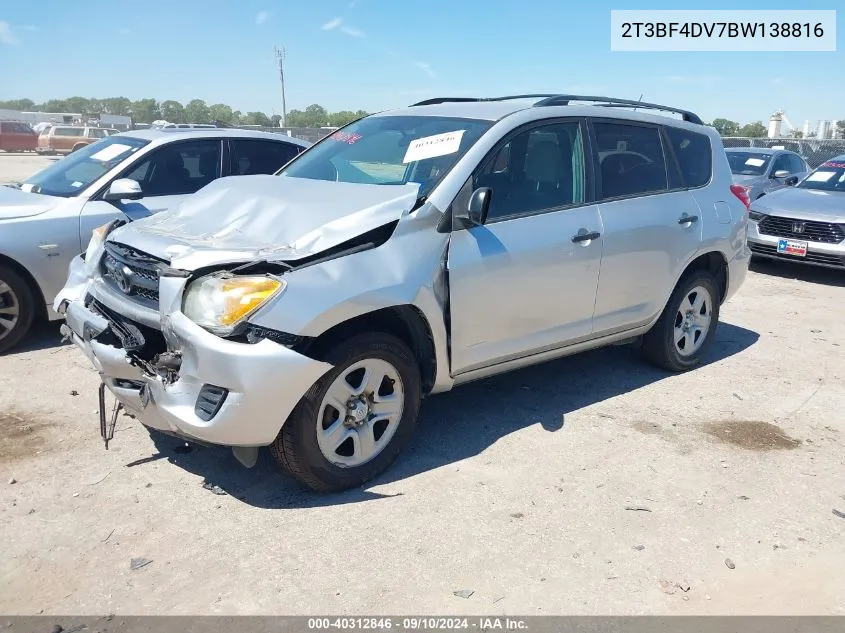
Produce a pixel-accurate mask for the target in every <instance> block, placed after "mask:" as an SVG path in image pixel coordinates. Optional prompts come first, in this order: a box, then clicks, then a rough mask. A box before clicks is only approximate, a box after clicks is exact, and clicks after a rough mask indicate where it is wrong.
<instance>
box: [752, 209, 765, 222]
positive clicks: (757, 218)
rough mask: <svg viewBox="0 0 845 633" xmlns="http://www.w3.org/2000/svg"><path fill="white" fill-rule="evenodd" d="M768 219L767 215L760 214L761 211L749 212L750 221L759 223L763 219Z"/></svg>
mask: <svg viewBox="0 0 845 633" xmlns="http://www.w3.org/2000/svg"><path fill="white" fill-rule="evenodd" d="M765 217H766V214H765V213H760V212H759V211H749V212H748V219H749V220H754V221H755V222H759V221H760V220H762V219H763V218H765Z"/></svg>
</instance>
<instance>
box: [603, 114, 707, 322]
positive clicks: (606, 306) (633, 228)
mask: <svg viewBox="0 0 845 633" xmlns="http://www.w3.org/2000/svg"><path fill="white" fill-rule="evenodd" d="M591 130H592V135H593V139H594V143H595V145H596V147H597V150H598V151H597V154H596V158H595V167H594V168H595V171H596V173H597V179H596V181H597V188H598V194H597V197H598V199H599V207H598V208H599V213H600V214H601V222H602V225H603V227H604V229H603V235H602V243H603V247H604V252H603V256H602V264H601V276H600V279H599V284H598V291H597V294H596V311H595V317H594V331H595V333H596V334H611V333H613V332H618V331H624V330H628V329H632V328H634V327H637V326H640V325H644V324H645V323H647V322H648V321H649V320H651V319H652V318H653V317H654V316H656V315H657V314H658V313H659V312H660V311H661V310H662V309H663V304H664V302H665V301H666V298H667V297H668V294H669V292H671V290H672V287H673V286H674V284H675V280H676V279H677V277H678V275H679V274H680V272H681V270H683V267H685V266H686V264H687V263H688V262H689V261H690V260H691V259H692V257H693V256H694V255H695V253H696V252H697V251H698V249H699V246H700V243H701V235H702V225H703V223H704V222H703V218H702V217H701V212H700V210H699V208H698V204H697V203H696V201H695V199H694V198H693V197H692V194H691V193H690V192H689V191H687V190H686V188H685V186H684V184H683V183H682V181H681V176H680V173H679V169H678V167H677V163H676V160H675V158H674V156H673V153H672V150H671V148H670V147H669V146H668V140H666V139H665V137H664V134H663V133H662V131H661V127H660V126H658V125H654V124H649V123H642V122H638V121H625V120H620V119H606V120H598V119H597V120H594V121H593V122H592V123H591ZM707 180H709V175H708V177H707Z"/></svg>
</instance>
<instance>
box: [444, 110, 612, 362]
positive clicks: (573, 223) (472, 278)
mask: <svg viewBox="0 0 845 633" xmlns="http://www.w3.org/2000/svg"><path fill="white" fill-rule="evenodd" d="M586 147H587V143H586V127H585V124H584V122H583V121H582V120H578V119H560V120H556V121H554V122H550V121H545V122H543V123H542V124H533V125H530V126H527V127H524V128H521V129H520V130H517V131H515V132H513V133H511V134H510V135H509V136H507V137H506V138H505V139H503V141H502V142H501V143H500V144H499V145H498V146H497V147H496V148H495V149H494V150H493V151H492V152H491V153H490V155H488V157H487V158H486V159H485V161H484V162H482V164H481V166H480V167H479V169H478V170H477V172H476V173H475V174H474V175H473V176H472V177H471V178H470V179H469V180H468V181H467V184H466V185H465V186H464V188H463V189H462V191H461V193H460V194H459V195H458V197H457V198H456V200H455V202H454V204H453V207H455V208H458V207H460V206H464V207H465V206H466V205H467V204H468V201H469V197H470V195H471V193H472V191H473V190H475V189H476V188H478V187H489V188H491V189H492V195H491V204H490V210H489V214H488V217H487V221H486V223H485V224H484V225H483V226H475V227H472V228H470V229H460V230H456V231H454V232H453V233H452V237H451V241H450V245H449V254H448V261H447V266H448V271H449V303H450V305H449V314H450V321H451V346H452V359H451V361H452V373H453V375H457V374H460V373H463V372H467V371H472V370H473V369H479V368H482V367H486V366H491V365H495V364H498V363H502V362H506V361H508V360H511V359H515V358H519V357H522V356H528V355H531V354H532V353H538V352H542V351H545V350H548V349H553V348H556V347H560V346H562V345H563V344H564V343H566V342H574V341H576V340H578V339H583V338H586V337H589V335H590V333H591V331H592V319H593V305H594V302H595V293H596V284H597V282H598V275H599V266H600V263H601V256H602V255H601V251H602V240H603V233H602V227H601V221H600V218H599V214H598V209H597V207H596V205H595V203H593V202H592V198H591V195H590V190H589V188H588V182H589V180H588V170H589V165H588V163H587V160H586V159H585V156H586Z"/></svg>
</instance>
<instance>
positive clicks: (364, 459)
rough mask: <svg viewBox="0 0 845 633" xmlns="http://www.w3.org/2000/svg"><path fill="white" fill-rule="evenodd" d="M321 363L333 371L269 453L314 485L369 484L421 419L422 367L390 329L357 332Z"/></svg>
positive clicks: (332, 487)
mask: <svg viewBox="0 0 845 633" xmlns="http://www.w3.org/2000/svg"><path fill="white" fill-rule="evenodd" d="M322 360H325V361H326V362H328V363H331V364H332V365H334V368H333V369H332V370H331V371H329V372H327V373H326V374H325V375H324V376H323V377H322V378H320V380H318V381H317V382H316V383H315V384H314V386H313V387H311V389H309V390H308V392H307V393H306V394H305V395H304V396H303V397H302V399H301V400H300V401H299V403H298V404H297V405H296V407H295V408H294V410H293V411H292V412H291V414H290V416H289V417H288V419H287V421H286V422H285V424H284V426H282V430H281V431H280V432H279V435H278V437H277V438H276V440H275V442H273V444H272V445H271V446H270V450H271V452H272V453H273V456H274V457H275V458H276V460H277V461H278V462H279V463H280V464H281V466H282V467H283V468H284V469H285V470H286V471H288V472H289V473H290V474H292V475H293V476H294V477H296V478H297V479H299V480H300V481H302V482H303V483H305V484H306V485H307V486H309V487H311V488H313V489H314V490H318V491H322V492H334V491H340V490H346V489H349V488H354V487H356V486H360V485H361V484H363V483H364V482H366V481H369V480H370V479H372V478H373V477H375V476H376V475H378V474H379V473H381V472H383V471H384V470H385V469H387V467H388V466H390V464H391V463H393V461H394V460H395V459H396V457H397V456H398V455H399V452H400V451H401V450H402V448H403V447H404V445H405V444H406V443H407V442H408V440H409V439H410V437H411V434H412V432H413V430H414V426H416V423H417V417H418V415H419V409H420V372H419V367H418V365H417V362H416V359H415V358H414V355H413V354H412V353H411V351H410V350H409V349H408V347H407V346H406V345H405V344H404V343H403V342H402V341H401V340H399V339H398V338H396V337H394V336H390V335H388V334H364V335H359V336H355V337H352V338H350V339H348V340H346V341H344V342H342V343H340V344H339V345H338V346H337V347H335V348H334V349H332V350H331V351H330V352H328V353H327V354H325V356H324V357H323V358H322Z"/></svg>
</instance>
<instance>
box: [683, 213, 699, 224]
mask: <svg viewBox="0 0 845 633" xmlns="http://www.w3.org/2000/svg"><path fill="white" fill-rule="evenodd" d="M696 222H698V216H697V215H682V216H681V217H680V218H678V224H695V223H696Z"/></svg>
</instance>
